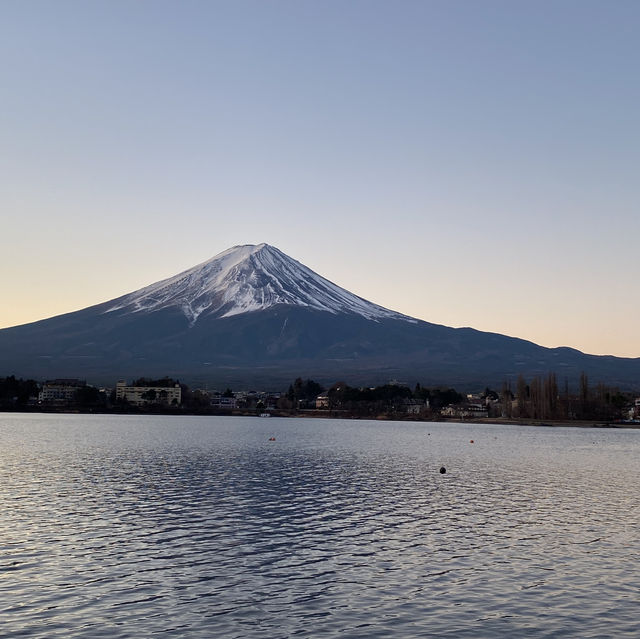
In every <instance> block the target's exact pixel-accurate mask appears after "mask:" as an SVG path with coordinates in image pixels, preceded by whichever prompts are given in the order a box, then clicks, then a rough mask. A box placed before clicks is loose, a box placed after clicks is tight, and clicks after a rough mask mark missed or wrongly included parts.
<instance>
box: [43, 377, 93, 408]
mask: <svg viewBox="0 0 640 639" xmlns="http://www.w3.org/2000/svg"><path fill="white" fill-rule="evenodd" d="M86 385H87V383H86V382H85V381H83V380H79V379H51V380H48V381H46V382H45V383H44V384H43V385H42V390H41V391H40V392H39V393H38V402H40V403H42V404H68V403H70V402H72V401H74V400H75V398H76V393H77V392H78V389H79V388H81V387H83V386H86Z"/></svg>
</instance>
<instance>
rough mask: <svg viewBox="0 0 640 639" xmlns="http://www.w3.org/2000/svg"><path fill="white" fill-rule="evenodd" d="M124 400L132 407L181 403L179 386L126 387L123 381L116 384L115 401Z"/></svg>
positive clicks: (176, 404)
mask: <svg viewBox="0 0 640 639" xmlns="http://www.w3.org/2000/svg"><path fill="white" fill-rule="evenodd" d="M123 399H124V400H126V401H127V402H129V403H130V404H133V405H134V406H144V405H145V404H166V405H168V406H179V405H180V404H181V403H182V389H181V388H180V384H174V385H173V386H128V385H127V382H126V381H124V380H122V379H121V380H118V382H117V383H116V401H117V400H123Z"/></svg>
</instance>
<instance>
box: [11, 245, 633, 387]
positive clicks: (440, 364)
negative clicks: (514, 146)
mask: <svg viewBox="0 0 640 639" xmlns="http://www.w3.org/2000/svg"><path fill="white" fill-rule="evenodd" d="M549 371H554V372H556V373H557V374H558V375H559V376H561V378H562V377H564V376H567V377H568V378H569V379H570V381H577V379H578V377H579V375H580V372H581V371H585V372H587V374H588V375H589V376H590V378H591V380H592V381H593V382H596V381H604V382H607V383H610V384H616V385H620V386H621V387H623V388H630V387H635V386H637V384H638V381H639V380H640V360H638V359H624V358H615V357H596V356H592V355H585V354H583V353H580V352H579V351H576V350H573V349H569V348H559V349H548V348H543V347H541V346H538V345H536V344H533V343H531V342H527V341H525V340H520V339H516V338H511V337H506V336H504V335H498V334H494V333H483V332H480V331H475V330H473V329H453V328H448V327H445V326H439V325H436V324H430V323H428V322H423V321H419V320H415V319H413V318H410V317H407V316H405V315H402V314H400V313H396V312H394V311H390V310H388V309H385V308H382V307H380V306H378V305H376V304H372V303H370V302H367V301H366V300H364V299H362V298H360V297H358V296H356V295H353V294H352V293H349V292H348V291H345V290H344V289H341V288H339V287H338V286H336V285H335V284H333V283H331V282H329V281H328V280H326V279H324V278H322V277H321V276H319V275H317V274H316V273H314V272H313V271H311V270H310V269H308V268H307V267H305V266H303V265H302V264H300V263H299V262H296V261H295V260H292V259H291V258H289V257H287V256H286V255H284V254H283V253H281V252H280V251H278V249H275V248H274V247H271V246H268V245H264V244H261V245H258V246H241V247H234V248H233V249H229V250H228V251H225V252H224V253H221V254H220V255H218V256H216V257H215V258H213V259H211V260H209V261H207V262H204V263H203V264H201V265H198V266H196V267H194V268H193V269H189V270H188V271H185V272H184V273H181V274H179V275H177V276H175V277H172V278H169V279H166V280H163V281H161V282H158V283H156V284H153V285H151V286H148V287H145V288H143V289H140V290H139V291H135V292H133V293H130V294H128V295H124V296H122V297H120V298H118V299H116V300H111V301H109V302H105V303H103V304H99V305H96V306H93V307H90V308H86V309H83V310H81V311H77V312H74V313H68V314H65V315H60V316H57V317H53V318H50V319H47V320H42V321H40V322H35V323H32V324H25V325H23V326H17V327H13V328H7V329H4V330H0V375H8V374H16V375H18V376H22V377H35V378H49V377H83V378H86V379H87V380H89V381H90V382H93V383H99V384H107V385H113V384H114V382H115V380H117V379H119V378H132V377H138V376H143V375H144V376H162V375H170V376H174V377H179V378H180V379H181V380H183V381H186V382H187V383H189V384H190V385H195V386H200V385H209V386H216V385H217V386H223V385H232V386H233V387H237V388H239V387H245V388H246V387H249V386H259V387H262V388H265V387H271V388H280V387H282V386H283V385H284V384H287V383H288V382H290V381H291V379H293V378H295V377H297V376H305V377H307V376H308V377H312V378H315V379H318V380H319V381H323V382H333V381H336V380H338V379H343V380H345V381H347V382H350V383H354V384H360V383H362V384H373V383H378V382H385V381H388V380H390V379H399V380H402V381H405V382H407V383H410V384H413V383H415V382H417V381H419V382H421V383H425V384H451V385H454V386H456V387H458V388H459V389H474V388H478V387H481V388H484V386H486V385H499V384H501V383H502V381H504V380H505V379H512V380H514V379H515V377H517V375H518V374H519V373H522V374H524V375H525V376H532V375H539V374H546V373H547V372H549Z"/></svg>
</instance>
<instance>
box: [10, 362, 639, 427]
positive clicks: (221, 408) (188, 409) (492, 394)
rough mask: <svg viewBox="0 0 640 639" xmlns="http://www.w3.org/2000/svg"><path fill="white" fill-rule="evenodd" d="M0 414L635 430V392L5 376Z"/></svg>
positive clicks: (548, 386)
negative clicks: (275, 386) (196, 384)
mask: <svg viewBox="0 0 640 639" xmlns="http://www.w3.org/2000/svg"><path fill="white" fill-rule="evenodd" d="M0 410H3V411H25V412H79V413H92V412H93V413H116V414H118V413H123V414H189V415H267V414H268V415H278V416H283V417H286V416H298V417H332V418H335V417H341V418H348V419H391V420H416V421H442V420H455V421H479V422H486V421H489V422H502V423H504V422H510V423H534V424H567V423H571V424H574V425H579V424H585V425H593V424H594V423H597V424H599V425H603V424H612V423H619V424H621V425H626V426H630V427H633V426H634V425H636V424H637V425H638V426H640V398H638V397H637V396H636V394H634V393H630V392H621V391H619V390H618V389H617V388H612V387H609V386H607V385H605V384H601V383H598V384H596V385H595V386H593V385H590V383H589V380H588V379H587V376H586V375H585V374H582V375H581V376H580V379H579V380H578V383H577V384H575V385H574V387H573V388H572V387H571V386H570V384H569V380H564V382H563V384H562V387H560V386H559V385H558V382H557V379H556V376H555V374H553V373H550V374H548V375H547V376H545V377H534V378H532V379H529V380H527V379H525V378H524V377H522V376H520V377H519V378H518V379H517V383H516V385H515V388H512V387H511V385H510V384H509V383H506V382H505V383H504V384H503V386H502V388H501V389H500V390H496V389H492V388H489V387H486V388H485V389H484V390H482V391H481V392H478V393H468V394H463V393H460V392H458V391H457V390H456V389H454V388H448V387H426V386H422V385H421V384H419V383H417V384H415V385H414V386H409V385H407V384H403V383H399V382H390V383H388V384H383V385H379V386H373V387H357V388H356V387H352V386H350V385H349V384H347V383H346V382H343V381H338V382H336V383H334V384H332V385H330V386H328V387H325V386H323V385H322V384H320V383H318V382H316V381H314V380H311V379H303V378H301V377H299V378H297V379H296V380H294V381H292V383H291V384H290V385H289V387H288V389H286V390H284V389H283V390H280V391H255V390H249V391H234V390H232V389H231V388H226V389H224V390H209V389H192V388H189V387H188V386H187V385H186V384H183V383H181V382H180V381H179V380H174V379H171V378H169V377H164V378H162V379H150V378H139V379H136V380H133V381H132V382H131V383H130V384H126V383H125V382H122V381H121V382H118V384H117V385H116V387H114V388H99V387H96V386H92V385H91V384H87V383H86V382H85V381H82V380H77V379H74V380H69V379H57V380H47V381H37V380H33V379H19V378H16V377H15V376H13V375H11V376H8V377H3V378H0Z"/></svg>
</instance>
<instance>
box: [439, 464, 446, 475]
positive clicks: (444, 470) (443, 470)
mask: <svg viewBox="0 0 640 639" xmlns="http://www.w3.org/2000/svg"><path fill="white" fill-rule="evenodd" d="M446 472H447V469H446V468H445V467H444V466H440V474H441V475H444V474H445V473H446Z"/></svg>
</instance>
